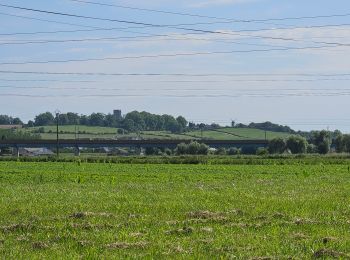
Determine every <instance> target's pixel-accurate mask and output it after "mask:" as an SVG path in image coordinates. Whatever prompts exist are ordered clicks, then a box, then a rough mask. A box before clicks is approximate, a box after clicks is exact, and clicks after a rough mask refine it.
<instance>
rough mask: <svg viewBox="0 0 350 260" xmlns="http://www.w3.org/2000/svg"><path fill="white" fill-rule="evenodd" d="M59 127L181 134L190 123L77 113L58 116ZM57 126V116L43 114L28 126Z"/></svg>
mask: <svg viewBox="0 0 350 260" xmlns="http://www.w3.org/2000/svg"><path fill="white" fill-rule="evenodd" d="M58 123H59V125H85V126H101V127H116V128H122V129H125V130H127V131H129V132H137V131H170V132H173V133H181V132H183V131H185V130H186V128H187V126H188V121H187V120H186V119H185V118H184V117H183V116H178V117H176V118H175V117H173V116H171V115H156V114H151V113H148V112H138V111H133V112H130V113H128V114H126V115H125V116H124V117H122V118H117V117H116V116H115V115H113V114H103V113H92V114H91V115H78V114H77V113H72V112H69V113H64V114H59V115H58ZM54 124H56V118H55V116H54V115H53V114H52V113H50V112H46V113H42V114H39V115H37V116H36V117H35V119H34V121H29V122H28V126H29V127H32V126H47V125H54Z"/></svg>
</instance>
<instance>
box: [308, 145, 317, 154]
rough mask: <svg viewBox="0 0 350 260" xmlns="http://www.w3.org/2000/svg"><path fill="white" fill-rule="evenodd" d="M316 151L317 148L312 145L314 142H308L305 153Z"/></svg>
mask: <svg viewBox="0 0 350 260" xmlns="http://www.w3.org/2000/svg"><path fill="white" fill-rule="evenodd" d="M317 152H318V150H317V147H316V145H314V144H309V145H308V146H307V153H317Z"/></svg>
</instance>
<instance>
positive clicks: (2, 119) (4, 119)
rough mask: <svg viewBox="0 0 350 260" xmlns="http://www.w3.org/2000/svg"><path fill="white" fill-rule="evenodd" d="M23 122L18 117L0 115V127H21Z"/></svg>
mask: <svg viewBox="0 0 350 260" xmlns="http://www.w3.org/2000/svg"><path fill="white" fill-rule="evenodd" d="M22 124H23V122H22V121H21V119H19V118H18V117H15V118H13V117H11V116H7V115H0V125H22Z"/></svg>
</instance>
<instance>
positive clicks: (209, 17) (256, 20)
mask: <svg viewBox="0 0 350 260" xmlns="http://www.w3.org/2000/svg"><path fill="white" fill-rule="evenodd" d="M70 1H72V2H80V3H85V4H93V5H100V6H109V7H117V8H123V9H130V10H138V11H146V12H155V13H164V14H173V15H180V16H190V17H198V18H208V19H216V20H225V21H231V22H244V23H249V22H268V21H285V20H303V19H317V18H332V17H346V16H350V13H343V14H330V15H316V16H299V17H282V18H267V19H233V18H227V17H217V16H206V15H198V14H192V13H183V12H171V11H164V10H157V9H148V8H138V7H131V6H126V5H117V4H107V3H101V2H94V1H85V0H70Z"/></svg>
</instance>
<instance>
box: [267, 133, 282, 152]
mask: <svg viewBox="0 0 350 260" xmlns="http://www.w3.org/2000/svg"><path fill="white" fill-rule="evenodd" d="M286 148H287V144H286V141H285V140H284V139H283V138H280V137H277V138H274V139H272V140H271V141H270V142H269V146H268V150H269V153H271V154H276V153H277V154H281V153H284V151H285V150H286Z"/></svg>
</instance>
